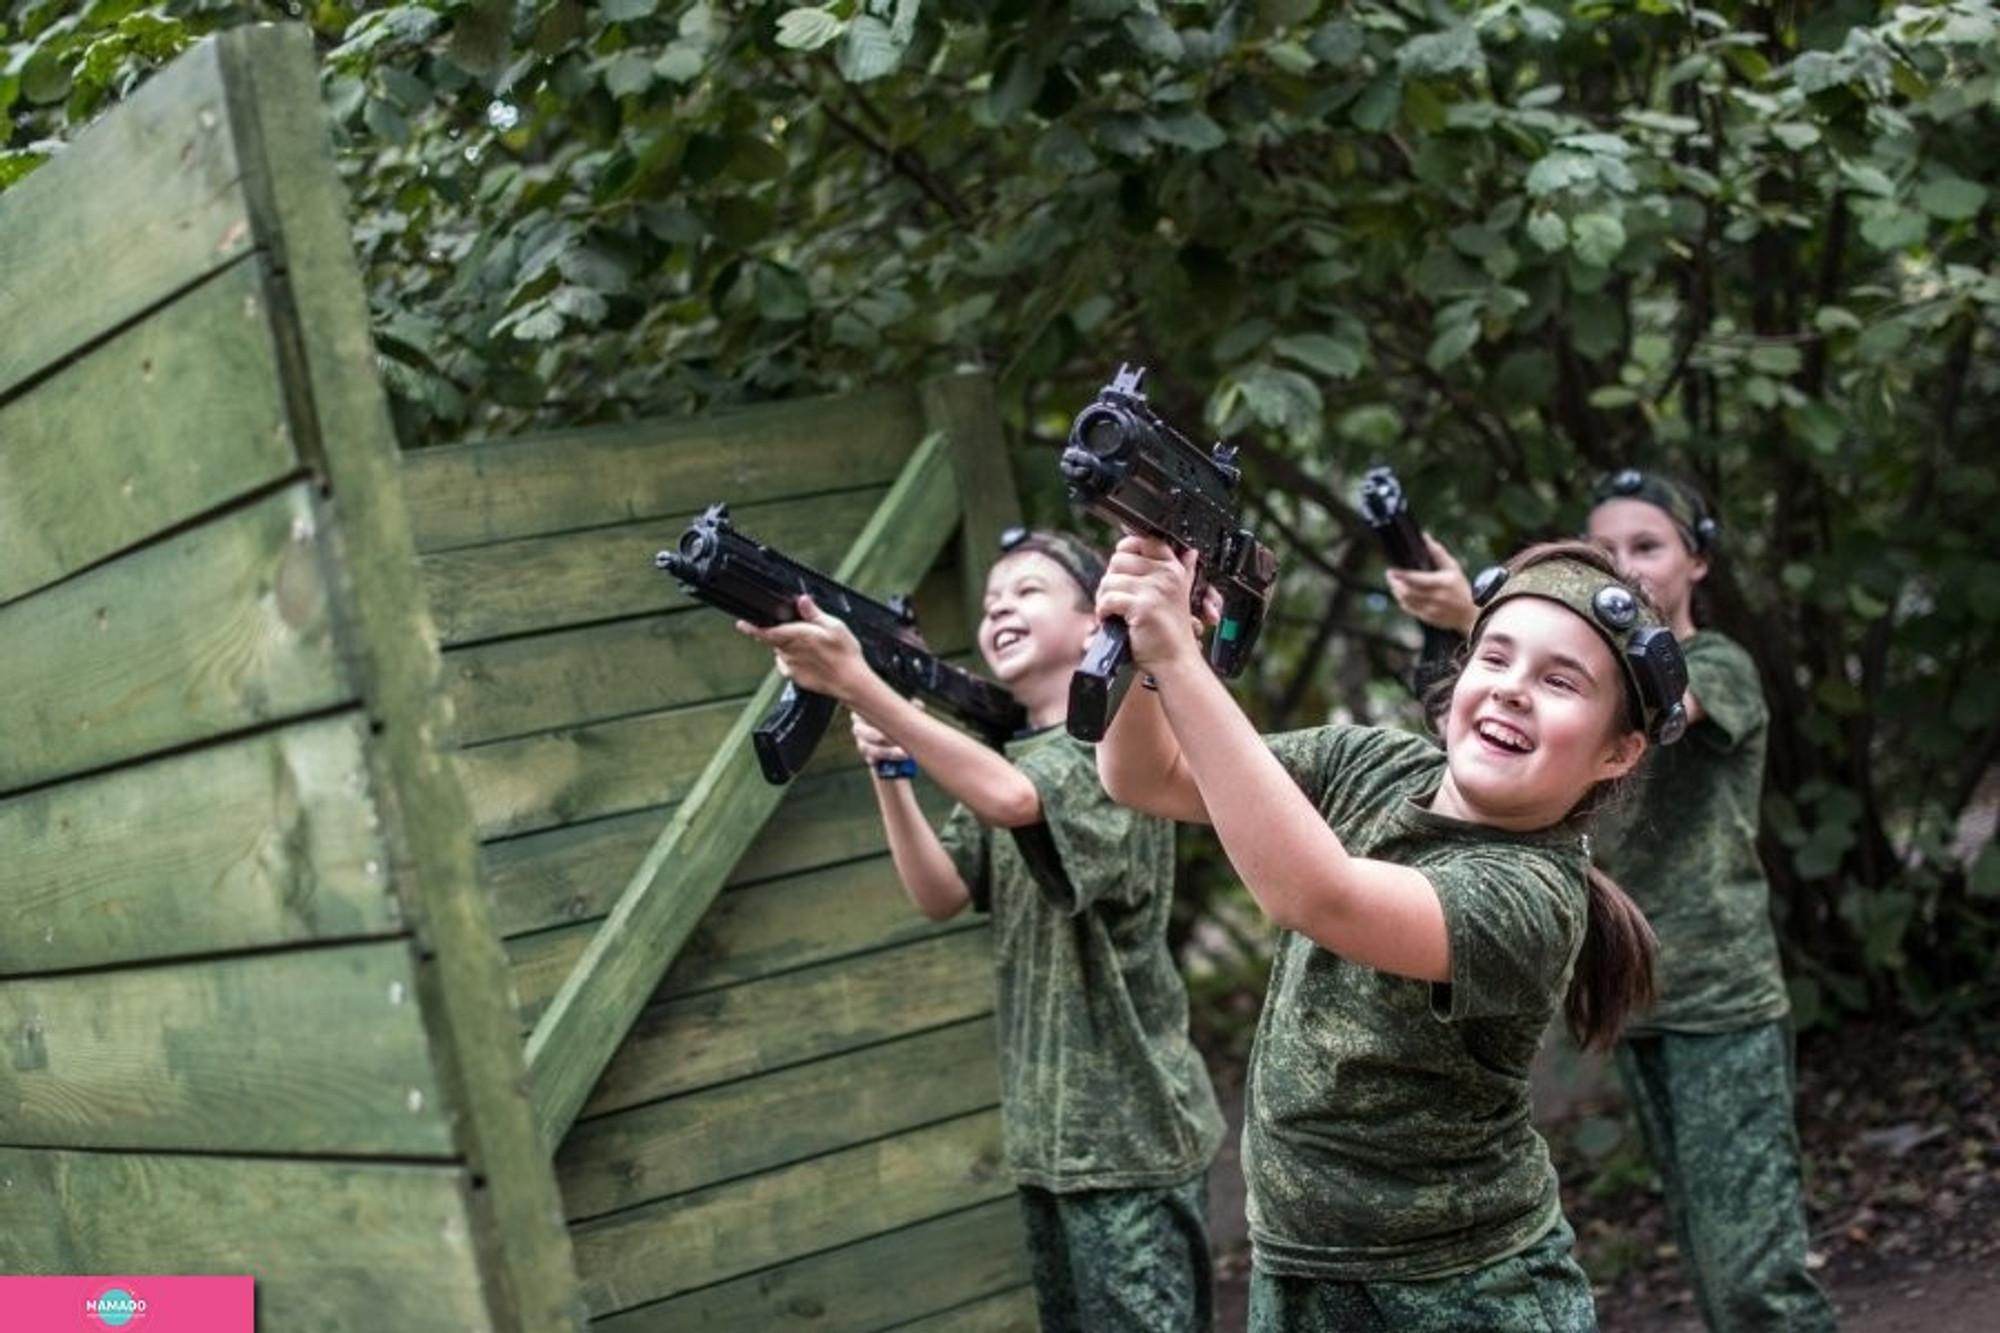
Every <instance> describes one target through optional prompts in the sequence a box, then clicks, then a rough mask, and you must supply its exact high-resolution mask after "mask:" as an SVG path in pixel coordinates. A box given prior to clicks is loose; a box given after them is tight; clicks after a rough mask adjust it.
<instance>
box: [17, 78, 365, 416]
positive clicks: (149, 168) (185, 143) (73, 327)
mask: <svg viewBox="0 0 2000 1333" xmlns="http://www.w3.org/2000/svg"><path fill="white" fill-rule="evenodd" d="M223 63H224V57H223V46H222V44H221V43H205V44H203V45H200V46H197V47H196V48H195V49H193V50H192V51H190V52H188V53H187V54H186V55H185V56H183V57H181V59H180V60H179V62H177V65H176V68H175V69H174V70H173V71H172V72H171V73H170V74H168V75H163V76H161V77H159V78H155V79H153V80H151V81H149V82H148V83H147V84H146V85H145V86H144V87H142V88H141V89H139V91H138V92H137V93H136V94H135V95H134V96H133V98H132V99H131V101H130V103H128V104H127V105H126V106H124V107H121V108H120V109H119V111H118V112H117V114H115V115H109V116H105V117H103V118H101V119H100V120H99V121H98V122H97V123H96V124H94V125H92V126H91V127H90V130H89V131H88V133H87V134H86V135H83V136H79V138H78V140H77V141H76V142H75V143H73V144H72V145H71V146H70V147H69V149H68V150H67V151H66V152H65V153H64V154H63V155H62V157H61V158H58V159H57V160H56V161H54V162H51V163H50V164H49V165H48V166H47V167H45V168H43V169H42V170H40V171H37V172H35V173H34V174H33V175H31V176H29V177H28V178H27V179H26V180H24V181H22V182H20V183H19V184H18V185H15V186H14V187H12V188H11V189H9V190H8V191H7V195H6V200H7V203H6V210H7V211H6V220H7V224H6V225H5V226H3V227H0V298H4V300H5V303H6V305H7V307H8V308H10V309H13V310H17V311H32V312H34V317H33V318H31V319H5V320H0V396H4V395H6V394H8V393H10V392H12V391H14V390H17V389H19V388H20V387H21V386H22V384H23V383H24V382H26V381H28V380H29V379H31V378H33V377H35V376H36V375H38V374H43V373H46V372H48V371H50V370H53V369H54V368H56V367H57V366H59V365H61V364H62V363H63V362H65V361H66V360H68V359H69V358H70V357H71V356H73V355H74V354H75V353H76V352H77V350H78V349H79V348H82V347H84V346H86V345H87V344H89V343H92V342H94V341H97V340H99V339H102V338H105V337H108V336H109V335H110V334H112V333H113V332H115V331H116V330H118V329H119V328H121V327H122V326H124V325H125V324H126V323H128V322H130V321H131V320H133V319H135V318H136V317H138V316H139V315H140V314H142V313H143V312H145V311H147V310H150V309H152V308H153V307H154V306H157V305H159V304H161V303H162V302H164V301H166V300H168V299H170V298H171V297H173V296H174V295H175V294H176V293H179V292H181V291H183V290H185V289H187V288H189V287H191V286H193V285H195V284H196V283H198V282H200V281H201V280H202V279H203V278H205V277H207V276H209V275H210V274H212V273H214V272H215V271H216V270H218V269H220V268H223V267H226V266H227V265H229V264H230V263H233V262H235V261H236V260H237V259H239V258H241V257H242V256H244V255H245V254H247V253H248V252H249V251H250V249H251V248H252V246H253V244H254V243H255V239H256V238H255V237H254V235H253V232H252V230H251V222H250V213H249V200H248V199H247V197H246V196H245V193H244V191H243V190H242V189H241V188H240V187H239V182H240V181H241V179H242V176H243V174H244V172H245V170H246V169H247V167H246V164H245V161H244V156H243V155H242V154H240V153H239V148H238V145H239V136H240V135H241V127H240V125H239V124H238V122H237V120H236V119H235V118H234V117H232V116H231V115H230V114H229V112H228V108H227V105H226V97H225V92H224V88H225V73H224V70H223ZM308 98H309V104H310V105H311V106H312V107H313V109H314V114H317V107H318V98H317V97H316V96H313V95H310V94H308ZM322 133H323V131H322ZM261 147H262V144H261V143H260V142H258V141H256V140H255V139H254V138H252V139H251V142H250V151H251V153H252V154H253V155H254V153H255V152H256V151H257V150H258V149H260V148H261ZM318 156H319V155H318V154H315V158H317V157H318ZM343 253H345V254H347V255H349V256H351V255H352V253H353V252H352V248H351V246H347V247H344V249H343ZM347 262H348V263H349V264H350V265H351V264H352V262H353V261H352V259H351V257H350V258H349V259H348V261H347ZM86 295H87V296H88V299H83V298H84V297H85V296H86Z"/></svg>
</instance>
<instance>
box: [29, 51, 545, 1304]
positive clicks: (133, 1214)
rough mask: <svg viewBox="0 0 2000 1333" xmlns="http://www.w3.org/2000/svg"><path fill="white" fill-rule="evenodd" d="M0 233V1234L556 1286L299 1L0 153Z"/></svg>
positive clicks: (344, 1292)
mask: <svg viewBox="0 0 2000 1333" xmlns="http://www.w3.org/2000/svg"><path fill="white" fill-rule="evenodd" d="M0 275H4V277H0V302H4V303H5V308H4V310H3V311H0V641H4V642H5V643H6V644H7V645H8V649H9V650H8V652H7V653H5V654H0V734H4V735H5V736H6V738H7V744H6V746H5V747H4V748H0V837H4V838H6V839H7V845H8V846H9V856H8V857H7V858H6V864H5V865H4V866H0V910H4V911H5V913H6V918H7V920H8V921H9V922H10V929H9V930H8V932H7V938H6V940H5V942H4V944H0V1026H4V1028H5V1030H6V1031H7V1032H8V1033H9V1034H10V1037H9V1045H10V1053H11V1058H10V1059H9V1060H8V1061H6V1062H5V1066H4V1071H0V1105H4V1106H6V1107H7V1108H8V1110H7V1114H6V1116H5V1117H4V1118H5V1120H6V1124H7V1133H6V1135H5V1139H6V1142H7V1145H8V1146H7V1147H6V1148H5V1149H4V1150H0V1181H4V1182H5V1187H4V1188H0V1271H8V1272H17V1273H51V1272H56V1273H60V1272H69V1273H92V1272H99V1273H102V1272H138V1273H147V1272H154V1273H163V1274H171V1273H176V1272H183V1273H187V1272H195V1273H200V1272H208V1273H214V1272H224V1273H228V1272H243V1273H249V1274H251V1275H252V1276H253V1277H255V1278H256V1280H257V1282H258V1288H259V1296H260V1302H261V1304H262V1306H263V1308H264V1309H265V1310H266V1311H267V1312H276V1313H277V1315H278V1317H280V1318H282V1320H283V1321H284V1323H285V1324H286V1326H287V1327H305V1328H326V1329H342V1330H345V1329H352V1328H363V1327H384V1326H390V1327H451V1328H458V1329H509V1330H514V1329H523V1330H526V1329H534V1330H542V1329H550V1330H554V1329H574V1328H578V1327H580V1326H581V1323H582V1321H583V1318H584V1310H583V1307H582V1303H581V1293H580V1289H579V1287H578V1284H577V1280H576V1274H575V1269H574V1266H573V1262H572V1258H571V1255H572V1251H571V1248H570V1244H569V1238H568V1233H567V1231H566V1229H565V1228H564V1227H563V1225H562V1218H561V1211H560V1197H559V1195H558V1193H557V1190H556V1188H555V1182H554V1179H553V1175H552V1173H551V1172H550V1171H549V1169H548V1162H547V1158H546V1155H545V1154H544V1152H543V1151H542V1148H541V1144H540V1142H539V1140H538V1138H537V1136H536V1131H535V1126H534V1122H533V1120H532V1118H531V1116H530V1107H529V1103H528V1100H527V1097H526V1094H525V1090H524V1073H525V1065H524V1060H523V1054H522V1051H521V1049H520V1046H519V1040H518V1028H517V1018H516V1014H515V1010H514V1006H513V1004H512V1003H511V1000H510V997H509V993H508V973H507V967H506V959H505V955H504V952H503V951H502V949H501V947H500V942H499V940H498V938H497V937H496V934H495V932H494V929H493V927H492V925H491V923H490V921H489V920H488V919H487V918H486V917H485V915H484V904H485V898H484V895H483V894H482V893H481V892H480V890H479V886H478V882H477V873H478V852H477V843H476V840H475V838H474V836H473V831H472V827H471V820H470V816H469V813H468V807H467V805H466V802H465V799H464V794H463V791H462V789H460V788H459V786H458V785H457V774H456V771H455V769H454V768H453V767H452V766H451V764H450V762H449V758H448V756H447V755H446V754H445V753H444V752H443V751H442V749H441V738H442V737H443V735H444V733H445V730H446V728H445V725H444V709H445V703H446V701H445V697H444V694H443V691H442V688H441V681H440V678H439V659H438V656H437V652H436V645H435V636H434V634H433V633H432V632H431V630H430V629H429V626H428V623H427V616H426V613H425V611H424V608H423V603H422V599H421V586H420V584H419V582H418V577H417V572H416V552H415V547H414V545H413V543H412V542H411V540H410V537H409V530H408V526H407V514H406V512H405V509H404V505H403V502H402V496H401V492H400V490H399V488H398V472H397V461H398V460H397V451H396V448H395V441H394V436H393V433H392V431H391V428H390V422H389V417H388V412H387V405H386V402H385V401H384V399H383V396H382V391H381V386H380V384H379V383H378V382H377V380H376V378H375V369H374V348H373V345H372V342H371V340H370V337H369V330H368V316H367V306H366V301H365V298H364V296H363V293H362V290H361V286H360V282H359V278H358V275H357V273H356V271H355V267H354V260H353V247H352V240H351V230H350V221H349V219H348V217H347V214H346V207H345V201H344V200H343V199H342V197H341V192H340V189H339V186H338V182H337V180H336V179H335V176H334V171H333V164H332V158H331V154H330V149H329V144H328V142H327V135H326V125H325V121H324V118H323V115H322V111H321V103H320V98H319V81H318V71H317V69H316V67H315V64H314V59H313V49H312V39H311V36H310V34H309V33H308V32H307V31H306V30H305V29H304V28H302V27H254V28H242V29H237V30H233V31H230V32H228V33H225V34H223V35H222V36H220V37H218V38H215V39H213V40H210V41H207V42H204V43H202V44H200V45H199V46H198V47H196V48H195V49H193V50H192V51H190V52H189V53H188V54H187V55H186V56H185V57H183V58H182V59H181V60H179V61H178V62H176V63H175V65H174V66H173V67H171V68H169V69H167V70H165V71H163V72H162V73H161V74H159V75H158V76H157V77H155V78H153V79H151V80H149V81H148V82H147V83H146V84H145V85H144V86H143V87H142V88H141V89H140V90H139V91H138V92H137V94H136V95H135V96H134V98H133V99H132V101H131V102H130V103H128V104H127V105H124V106H121V107H119V108H117V109H115V110H114V111H113V112H112V113H110V114H109V115H107V116H105V117H103V118H102V119H101V120H100V121H98V122H97V123H96V124H95V125H93V126H92V127H91V129H89V130H88V131H87V132H85V133H84V134H82V135H81V136H79V138H78V139H77V140H76V141H75V142H74V143H73V144H72V145H70V146H69V148H68V149H67V150H66V151H65V152H64V153H63V154H61V155H60V156H59V157H57V158H56V159H54V160H53V161H51V162H50V163H49V164H48V165H47V166H46V167H44V168H42V169H41V170H39V171H38V172H36V173H35V174H34V175H33V176H32V177H30V178H29V179H28V180H26V181H25V182H23V183H22V184H21V185H20V186H18V187H17V188H14V189H10V190H9V191H8V192H7V193H6V194H5V195H0ZM385 1320H386V1321H387V1322H386V1323H385Z"/></svg>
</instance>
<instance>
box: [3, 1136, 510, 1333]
mask: <svg viewBox="0 0 2000 1333" xmlns="http://www.w3.org/2000/svg"><path fill="white" fill-rule="evenodd" d="M0 1181H4V1182H5V1188H0V1272H5V1273H18V1274H66V1273H92V1272H103V1271H106V1269H107V1267H108V1268H109V1269H110V1270H111V1271H115V1272H131V1273H248V1274H251V1275H253V1276H255V1278H256V1279H257V1304H258V1309H259V1311H260V1312H261V1323H260V1326H263V1327H268V1326H271V1325H274V1324H275V1325H277V1326H279V1327H282V1328H284V1329H287V1330H293V1329H296V1330H312V1333H355V1331H356V1330H358V1329H378V1328H379V1329H485V1328H492V1327H494V1326H495V1325H494V1322H493V1319H492V1316H491V1314H490V1312H489V1309H488V1293H487V1292H486V1291H485V1290H484V1288H483V1279H482V1277H481V1274H482V1272H483V1271H485V1270H486V1269H487V1266H488V1262H487V1261H486V1260H483V1259H482V1257H481V1256H480V1254H479V1253H478V1251H479V1249H480V1247H481V1245H482V1241H481V1240H480V1239H479V1234H478V1233H479V1225H478V1222H477V1218H476V1216H475V1214H474V1211H473V1209H472V1208H471V1207H470V1205H469V1203H468V1195H469V1194H470V1193H472V1190H471V1187H470V1185H469V1183H468V1180H467V1177H466V1173H465V1172H464V1171H463V1169H461V1168H458V1167H453V1166H440V1165H419V1164H413V1163H395V1162H366V1163H358V1162H343V1161H287V1160H283V1159H274V1158H258V1157H227V1156H189V1155H186V1154H173V1155H164V1154H157V1153H126V1152H65V1151H51V1150H47V1149H40V1150H37V1149H26V1148H16V1147H0ZM108 1259H115V1260H116V1261H117V1262H116V1263H113V1264H109V1265H107V1262H106V1261H107V1260H108Z"/></svg>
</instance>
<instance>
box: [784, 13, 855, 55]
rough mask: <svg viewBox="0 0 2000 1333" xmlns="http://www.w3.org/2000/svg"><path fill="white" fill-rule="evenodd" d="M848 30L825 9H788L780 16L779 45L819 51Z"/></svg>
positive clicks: (798, 49)
mask: <svg viewBox="0 0 2000 1333" xmlns="http://www.w3.org/2000/svg"><path fill="white" fill-rule="evenodd" d="M845 30H846V25H845V24H843V23H842V22H841V21H840V20H839V19H838V18H836V17H835V16H834V15H833V13H832V12H831V11H829V10H825V9H788V10H786V11H785V12H784V13H783V14H780V15H779V16H778V45H779V46H782V47H784V48H785V49H786V50H789V51H817V50H819V49H820V48H821V47H822V46H825V45H826V44H827V43H828V42H831V41H833V40H834V39H835V38H837V37H839V36H840V34H841V33H842V32H843V31H845Z"/></svg>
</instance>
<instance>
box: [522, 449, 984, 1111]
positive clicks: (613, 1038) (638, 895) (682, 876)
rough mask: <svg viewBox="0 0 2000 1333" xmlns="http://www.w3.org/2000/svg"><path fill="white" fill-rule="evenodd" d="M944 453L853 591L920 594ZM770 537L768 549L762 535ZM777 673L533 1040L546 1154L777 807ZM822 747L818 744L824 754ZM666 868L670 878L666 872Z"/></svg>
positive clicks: (938, 517) (944, 481) (888, 503)
mask: <svg viewBox="0 0 2000 1333" xmlns="http://www.w3.org/2000/svg"><path fill="white" fill-rule="evenodd" d="M946 447H947V446H946V444H945V442H944V440H943V437H941V436H931V437H928V438H927V439H926V440H925V441H924V442H923V443H922V444H920V445H919V446H918V448H917V450H916V452H915V453H914V454H913V455H912V456H911V459H910V462H909V464H908V465H907V466H906V467H905V468H904V469H903V471H902V473H901V474H900V475H899V476H898V477H897V480H896V484H895V485H894V486H892V487H891V488H890V489H889V493H888V494H887V495H886V496H884V497H883V499H882V502H881V504H880V505H879V506H877V508H876V510H875V512H874V513H873V514H872V515H871V516H870V517H869V520H868V524H867V526H866V527H865V528H863V529H862V531H861V534H860V536H859V537H858V538H857V539H856V540H855V542H854V545H853V547H852V548H851V549H850V551H849V554H848V556H847V557H846V558H845V559H843V560H842V561H841V562H840V565H839V567H837V568H836V569H834V570H833V571H831V572H832V573H833V575H834V577H835V578H838V579H840V580H841V581H842V582H845V583H848V584H851V585H852V586H855V587H915V586H916V585H917V584H918V582H919V581H920V580H921V579H922V576H923V572H924V571H925V570H927V569H929V568H930V566H931V565H932V564H933V563H934V562H935V560H936V558H937V553H938V550H939V549H940V548H941V547H942V546H943V544H944V541H945V539H946V537H947V536H948V534H949V532H950V529H951V526H952V523H953V522H954V521H955V516H956V511H957V508H958V504H957V500H958V497H957V495H956V494H955V492H954V490H953V488H952V477H951V471H950V467H949V461H948V459H947V458H946V456H945V453H946ZM765 540H770V539H769V538H766V539H765ZM779 683H780V678H779V676H778V674H777V672H776V671H775V670H774V671H772V672H771V673H770V674H769V676H768V677H767V678H766V680H765V682H764V684H763V685H762V686H761V687H760V688H759V689H758V691H757V693H756V694H755V695H754V696H752V698H751V700H750V703H749V706H748V707H747V708H745V709H744V711H743V712H742V714H741V715H740V716H739V718H738V719H737V722H736V724H735V725H734V726H733V727H731V729H730V732H729V734H728V736H727V737H726V738H725V739H724V741H723V743H722V746H721V747H720V748H719V749H718V750H717V751H716V754H715V758H714V760H713V761H712V762H711V763H710V765H709V767H708V768H707V770H706V771H704V772H703V774H702V776H701V778H700V779H699V780H698V781H697V782H696V784H695V786H694V788H693V790H692V791H691V792H690V793H689V794H688V796H687V797H686V798H685V799H684V800H683V801H682V802H681V803H680V804H679V806H677V807H676V809H675V811H674V815H673V818H672V819H671V820H670V821H669V823H668V825H667V827H666V828H665V829H664V830H663V831H662V832H661V834H660V837H659V840H658V841H657V842H655V843H654V845H653V847H652V848H651V849H650V850H649V851H648V852H647V854H646V857H645V859H644V860H643V861H642V862H641V863H640V865H639V867H638V869H637V871H636V872H635V873H634V874H633V876H632V879H631V881H630V884H629V886H628V888H627V889H626V890H625V891H624V892H623V893H622V894H621V895H620V897H619V900H618V903H617V905H616V906H615V907H613V908H612V911H611V915H610V916H609V918H607V920H606V922H605V924H604V927H603V928H602V929H601V930H600V931H599V932H598V935H597V938H596V940H594V941H593V942H592V945H591V948H590V950H589V952H587V953H586V955H585V957H584V959H583V961H582V962H581V963H579V964H578V967H577V970H576V971H575V972H574V973H573V974H572V975H571V977H570V979H569V980H568V981H567V982H565V983H564V985H563V988H562V990H561V991H560V992H558V994H557V995H556V998H555V1000H554V1001H553V1002H552V1003H551V1004H550V1006H549V1008H548V1011H547V1012H546V1013H545V1014H544V1016H543V1018H542V1021H541V1022H539V1023H538V1024H536V1026H535V1030H534V1032H533V1033H531V1034H530V1036H529V1038H528V1068H529V1071H530V1073H531V1074H532V1075H533V1078H534V1090H535V1112H536V1117H537V1120H538V1121H539V1123H540V1124H541V1126H542V1131H543V1139H544V1142H546V1143H547V1144H549V1145H550V1147H551V1148H553V1147H554V1145H556V1144H557V1143H559V1142H560V1141H561V1139H562V1135H563V1132H564V1131H565V1130H567V1129H568V1127H569V1124H570V1122H571V1121H572V1120H574V1119H575V1118H576V1114H577V1110H578V1108H580V1107H581V1106H582V1105H583V1103H584V1099H585V1098H586V1097H587V1096H588V1094H589V1091H590V1087H591V1085H592V1084H593V1083H595V1082H596V1080H597V1078H598V1075H599V1074H600V1073H601V1072H602V1071H603V1070H604V1068H605V1066H606V1065H607V1064H608V1063H609V1062H610V1060H611V1056H612V1054H613V1052H614V1051H615V1050H616V1049H617V1045H618V1038H619V1036H620V1034H622V1033H623V1032H624V1031H625V1029H626V1027H627V1025H629V1024H630V1023H631V1021H632V1019H633V1018H634V1017H635V1016H636V1015H637V1014H638V1012H639V1010H640V1009H641V1008H642V1007H643V1006H644V1004H645V1001H646V996H647V995H649V994H651V993H652V991H653V989H654V987H656V986H657V985H658V984H659V980H660V977H661V976H662V975H663V974H664V973H665V971H666V968H667V966H668V964H669V963H671V962H672V960H673V957H674V955H675V954H676V953H677V952H678V951H679V949H680V946H681V944H682V942H683V941H685V940H686V938H687V936H688V934H689V933H690V932H691V931H692V930H693V929H694V926H695V924H696V923H697V922H699V921H700V919H701V915H702V913H703V912H705V911H706V910H707V908H708V904H709V903H710V901H711V900H713V898H714V897H715V894H716V893H717V891H718V890H720V888H721V887H722V884H723V883H724V882H725V881H726V880H727V878H728V875H729V870H730V867H731V866H733V865H734V864H735V863H736V859H737V858H738V857H739V856H741V855H742V853H743V849H744V848H745V847H746V846H747V845H748V844H749V842H750V839H751V838H752V837H753V836H755V834H756V831H757V830H758V829H759V828H761V827H762V826H763V824H764V821H765V820H766V819H767V818H768V817H769V816H770V814H771V812H772V810H774V809H775V808H776V806H777V804H778V800H779V798H780V796H781V795H782V793H781V792H780V791H779V790H778V789H776V788H774V787H773V786H772V785H771V784H770V783H767V782H765V781H764V780H763V777H762V776H761V774H760V773H759V772H758V771H757V765H756V761H755V757H754V756H753V754H752V753H751V750H750V746H749V744H748V740H749V734H750V731H751V729H752V728H753V727H754V726H755V725H756V723H757V722H758V721H759V720H760V719H761V718H762V717H763V716H764V714H765V713H766V712H767V711H769V708H770V704H771V702H772V700H774V699H775V698H776V697H777V693H778V687H779ZM822 748H824V747H822ZM669 867H671V871H672V873H671V877H663V872H665V871H667V870H668V868H669Z"/></svg>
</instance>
